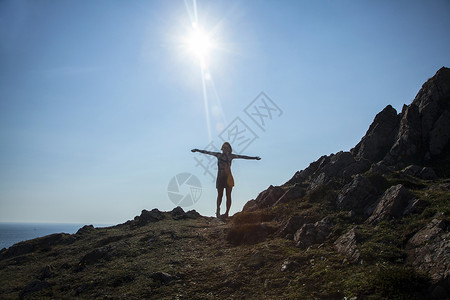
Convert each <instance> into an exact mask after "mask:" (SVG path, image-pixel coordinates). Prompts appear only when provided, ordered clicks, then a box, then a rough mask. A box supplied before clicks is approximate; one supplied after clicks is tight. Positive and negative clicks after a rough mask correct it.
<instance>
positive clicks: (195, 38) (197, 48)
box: [186, 23, 214, 61]
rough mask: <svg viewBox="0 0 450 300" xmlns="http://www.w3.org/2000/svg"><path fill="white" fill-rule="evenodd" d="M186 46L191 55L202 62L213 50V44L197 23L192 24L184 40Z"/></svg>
mask: <svg viewBox="0 0 450 300" xmlns="http://www.w3.org/2000/svg"><path fill="white" fill-rule="evenodd" d="M186 46H187V48H188V50H189V51H190V52H191V53H192V54H194V55H195V56H197V57H198V58H199V59H200V60H201V61H204V60H206V59H207V58H208V56H209V54H210V52H211V50H212V49H213V48H214V43H213V40H212V38H211V37H210V35H209V34H208V33H207V32H205V31H204V30H203V29H202V28H200V27H199V26H198V25H197V23H193V24H192V30H191V32H190V34H189V36H188V37H187V39H186Z"/></svg>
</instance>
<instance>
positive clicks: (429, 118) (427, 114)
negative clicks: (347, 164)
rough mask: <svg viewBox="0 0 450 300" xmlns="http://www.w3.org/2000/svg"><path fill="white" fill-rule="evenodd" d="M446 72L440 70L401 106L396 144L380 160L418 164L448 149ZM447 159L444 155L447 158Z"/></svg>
mask: <svg viewBox="0 0 450 300" xmlns="http://www.w3.org/2000/svg"><path fill="white" fill-rule="evenodd" d="M449 82H450V69H448V68H445V67H443V68H441V69H440V70H439V71H438V72H437V73H436V74H435V75H434V76H433V77H432V78H430V79H429V80H428V81H427V82H425V83H424V84H423V86H422V88H421V89H420V91H419V93H418V94H417V96H416V97H415V99H414V101H413V102H412V103H411V105H409V106H406V105H405V106H404V107H403V110H402V113H401V114H400V116H401V121H400V127H399V131H398V134H397V137H396V141H395V143H394V145H393V147H392V148H391V149H390V151H389V153H388V154H387V155H386V157H385V158H384V160H385V161H386V162H387V163H388V164H390V165H394V164H396V163H398V162H400V161H403V162H405V161H406V162H414V163H418V164H422V163H423V162H424V161H428V160H431V159H433V157H439V156H440V155H443V154H445V151H448V149H449V147H450V84H449ZM447 155H448V154H447Z"/></svg>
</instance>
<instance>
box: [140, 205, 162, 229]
mask: <svg viewBox="0 0 450 300" xmlns="http://www.w3.org/2000/svg"><path fill="white" fill-rule="evenodd" d="M162 219H164V214H163V213H162V212H161V211H159V209H157V208H154V209H152V210H151V211H148V210H146V209H143V210H142V212H141V215H140V216H139V217H136V218H135V221H136V223H137V225H138V226H144V225H147V224H148V223H150V222H158V221H161V220H162Z"/></svg>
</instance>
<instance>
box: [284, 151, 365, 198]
mask: <svg viewBox="0 0 450 300" xmlns="http://www.w3.org/2000/svg"><path fill="white" fill-rule="evenodd" d="M369 168H370V162H369V161H368V160H366V159H363V158H361V159H355V158H354V157H353V155H352V154H351V153H350V152H344V151H341V152H338V153H336V154H331V155H330V156H322V157H321V158H319V160H317V161H316V162H314V163H311V164H310V165H309V167H308V168H306V169H305V170H303V171H301V172H297V173H296V174H295V175H294V176H293V177H292V178H291V180H289V181H288V182H287V183H286V184H289V185H292V184H296V183H297V184H300V183H301V184H304V183H308V184H309V185H308V187H307V190H308V191H312V190H315V189H317V188H319V187H321V186H323V185H331V186H333V187H336V188H338V187H341V186H342V185H343V184H345V183H348V182H349V181H350V180H351V177H352V176H353V175H356V174H360V173H363V172H365V171H367V170H368V169H369Z"/></svg>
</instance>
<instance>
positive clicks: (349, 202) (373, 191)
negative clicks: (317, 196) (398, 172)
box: [336, 175, 379, 215]
mask: <svg viewBox="0 0 450 300" xmlns="http://www.w3.org/2000/svg"><path fill="white" fill-rule="evenodd" d="M378 194H379V192H378V190H377V188H376V187H375V186H374V185H373V184H372V183H371V182H370V180H369V179H367V178H366V177H364V176H362V175H356V176H355V178H354V179H353V180H352V182H350V183H349V184H347V185H346V186H344V188H343V189H342V190H341V191H340V193H339V194H338V196H337V199H336V206H337V208H338V209H340V210H352V211H353V212H354V213H355V214H356V215H362V214H364V211H365V209H366V208H367V207H368V206H369V205H371V204H372V203H373V202H374V201H376V199H377V197H378Z"/></svg>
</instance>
